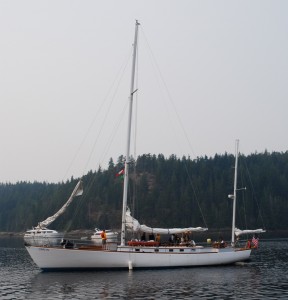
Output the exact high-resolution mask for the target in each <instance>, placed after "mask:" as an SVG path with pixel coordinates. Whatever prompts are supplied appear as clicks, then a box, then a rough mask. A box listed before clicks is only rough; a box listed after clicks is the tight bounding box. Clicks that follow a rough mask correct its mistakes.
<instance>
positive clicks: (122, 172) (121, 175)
mask: <svg viewBox="0 0 288 300" xmlns="http://www.w3.org/2000/svg"><path fill="white" fill-rule="evenodd" d="M123 176H124V169H122V170H120V171H119V172H118V173H117V174H116V177H119V178H123Z"/></svg>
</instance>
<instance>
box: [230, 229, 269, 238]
mask: <svg viewBox="0 0 288 300" xmlns="http://www.w3.org/2000/svg"><path fill="white" fill-rule="evenodd" d="M264 232H266V230H263V229H251V230H250V229H245V230H241V229H238V228H235V235H236V236H240V235H242V234H254V233H264Z"/></svg>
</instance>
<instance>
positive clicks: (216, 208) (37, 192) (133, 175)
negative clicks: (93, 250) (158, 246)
mask: <svg viewBox="0 0 288 300" xmlns="http://www.w3.org/2000/svg"><path fill="white" fill-rule="evenodd" d="M234 160H235V158H234V156H233V155H230V154H224V155H215V156H214V157H200V158H197V159H195V160H192V159H190V158H189V157H182V158H178V157H176V156H175V155H171V156H170V157H169V158H165V157H164V156H163V155H162V154H160V155H151V154H147V155H142V156H139V157H138V159H137V162H135V161H132V163H131V164H130V166H129V168H130V176H129V178H130V184H129V192H128V194H129V200H128V206H129V207H130V209H131V210H132V211H133V214H134V216H135V217H136V218H137V219H138V220H139V221H140V222H141V223H144V224H146V225H149V226H154V227H188V226H203V227H208V228H210V229H216V230H217V229H223V228H229V227H231V222H232V200H231V199H229V198H228V194H232V193H233V183H234ZM123 162H124V158H123V156H121V157H119V159H118V161H117V162H116V163H114V162H113V160H112V159H111V160H110V162H109V167H108V168H107V169H105V170H102V169H98V170H97V171H90V172H89V173H88V174H86V175H85V176H84V177H83V178H82V181H83V185H84V193H83V195H82V196H80V197H77V198H75V200H74V201H73V202H72V204H71V205H70V206H69V207H68V209H67V211H66V212H65V213H64V214H63V215H62V216H60V217H59V218H58V219H57V220H56V221H55V222H54V223H52V224H51V225H50V228H52V229H57V230H61V231H69V230H75V229H91V230H92V229H94V228H95V227H99V228H113V229H119V228H120V227H121V213H122V191H123V180H121V178H120V176H118V177H116V174H117V173H118V172H119V171H120V170H121V169H122V168H123ZM78 180H79V179H74V178H71V179H70V180H68V181H67V182H62V183H58V184H55V183H53V184H52V183H39V182H33V183H30V182H18V183H16V184H0V231H7V232H21V231H25V230H27V229H29V228H31V227H32V226H36V225H37V224H38V222H40V221H43V220H44V219H46V218H47V217H49V216H50V215H52V214H54V213H55V212H56V211H58V210H59V209H60V208H61V206H62V205H63V204H64V203H65V201H66V200H67V199H68V197H69V196H70V194H71V192H72V191H73V189H74V186H75V185H76V183H77V181H78ZM244 187H246V190H244V189H243V188H244ZM238 189H239V191H238V192H237V216H236V218H237V220H236V223H237V227H239V228H241V229H245V228H260V227H261V228H263V227H264V228H266V229H268V230H285V229H288V218H287V215H288V152H285V153H277V152H273V153H268V152H265V153H260V154H257V153H256V154H251V155H249V156H243V155H241V156H240V157H239V168H238Z"/></svg>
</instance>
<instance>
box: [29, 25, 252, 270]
mask: <svg viewBox="0 0 288 300" xmlns="http://www.w3.org/2000/svg"><path fill="white" fill-rule="evenodd" d="M139 25H140V24H139V23H138V21H136V26H135V38H134V44H133V47H134V51H133V63H132V80H131V90H130V98H129V102H130V106H129V118H128V134H127V150H126V162H125V168H124V170H125V171H124V191H123V209H122V227H121V243H120V245H118V246H117V248H116V249H114V250H111V249H109V248H107V247H105V249H102V248H101V247H99V246H98V247H96V246H89V245H85V246H81V245H79V246H77V245H75V246H74V247H73V248H72V249H66V248H63V247H50V246H47V247H37V246H26V249H27V251H28V252H29V254H30V256H31V257H32V259H33V260H34V262H35V263H36V264H37V265H38V267H39V268H41V269H43V270H54V269H91V268H92V269H116V268H127V269H128V268H129V269H133V268H170V267H193V266H213V265H224V264H232V263H236V262H241V261H245V260H248V259H249V257H250V254H251V251H252V250H251V249H250V248H248V247H238V248H237V247H236V246H235V243H234V237H235V234H234V231H235V207H236V191H237V177H235V183H234V195H233V200H234V210H233V226H232V227H233V230H232V244H231V245H229V246H228V247H225V248H220V247H219V248H214V247H212V246H209V245H208V246H207V247H204V246H196V245H194V244H181V243H180V244H173V245H171V244H170V245H167V246H163V245H161V244H159V243H158V242H157V241H147V242H146V241H145V242H144V241H143V242H142V241H135V240H134V241H130V242H128V243H127V244H126V232H127V227H128V228H129V229H130V230H131V229H133V230H139V231H141V232H147V233H150V232H152V233H157V232H158V233H170V234H172V233H175V234H176V233H177V234H179V233H184V232H187V231H188V232H195V231H205V230H207V228H202V227H196V228H194V227H188V228H173V229H161V228H150V227H147V226H145V225H140V224H139V222H138V221H137V220H135V219H134V218H133V217H132V216H131V215H130V213H129V211H127V191H128V170H129V168H128V165H129V157H130V136H131V119H132V106H133V95H134V93H135V90H134V77H135V76H134V75H135V62H136V49H137V39H138V27H139ZM237 158H238V150H237V152H236V168H235V174H236V173H237Z"/></svg>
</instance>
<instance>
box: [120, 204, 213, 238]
mask: <svg viewBox="0 0 288 300" xmlns="http://www.w3.org/2000/svg"><path fill="white" fill-rule="evenodd" d="M126 227H127V228H128V230H131V231H134V232H146V233H152V234H157V233H159V234H179V233H184V232H192V231H194V232H197V231H206V230H208V228H203V227H188V228H152V227H148V226H146V225H140V223H139V222H138V220H136V219H135V218H133V217H132V216H131V212H130V210H129V209H128V210H127V211H126Z"/></svg>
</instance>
